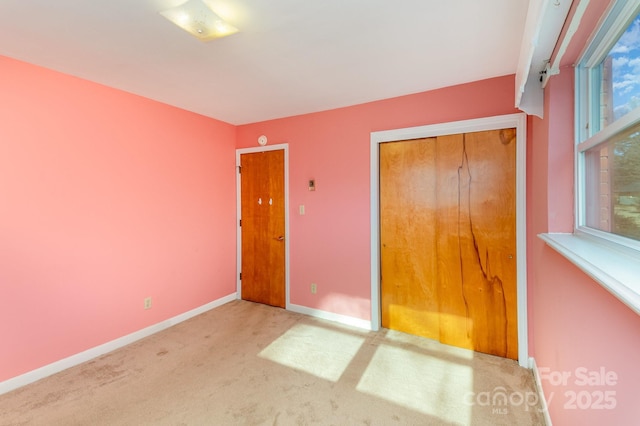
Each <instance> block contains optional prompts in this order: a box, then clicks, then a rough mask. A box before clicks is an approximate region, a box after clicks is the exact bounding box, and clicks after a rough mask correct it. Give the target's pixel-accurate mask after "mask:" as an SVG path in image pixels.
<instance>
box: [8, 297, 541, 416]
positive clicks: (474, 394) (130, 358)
mask: <svg viewBox="0 0 640 426" xmlns="http://www.w3.org/2000/svg"><path fill="white" fill-rule="evenodd" d="M535 395H536V393H535V385H534V381H533V376H532V374H531V372H530V371H528V370H526V369H522V368H520V367H519V366H518V365H517V364H516V363H515V362H513V361H510V360H505V359H501V358H498V357H493V356H489V355H484V354H478V353H474V352H471V351H467V350H463V349H458V348H453V347H449V346H445V345H441V344H439V343H437V342H434V341H431V340H427V339H422V338H419V337H415V336H409V335H405V334H402V333H398V332H393V331H389V330H382V331H380V332H366V331H362V330H359V329H355V328H350V327H345V326H341V325H338V324H336V323H332V322H328V321H322V320H318V319H314V318H311V317H308V316H304V315H300V314H295V313H291V312H287V311H285V310H282V309H278V308H272V307H268V306H264V305H259V304H254V303H250V302H245V301H235V302H232V303H229V304H226V305H224V306H221V307H219V308H217V309H214V310H212V311H210V312H207V313H205V314H203V315H200V316H198V317H195V318H193V319H191V320H188V321H185V322H183V323H181V324H178V325H176V326H174V327H172V328H170V329H168V330H165V331H163V332H160V333H157V334H155V335H153V336H151V337H148V338H146V339H143V340H140V341H138V342H136V343H134V344H131V345H129V346H127V347H125V348H122V349H119V350H117V351H114V352H112V353H109V354H107V355H104V356H102V357H100V358H97V359H95V360H93V361H90V362H87V363H85V364H82V365H79V366H77V367H74V368H71V369H68V370H65V371H63V372H61V373H59V374H56V375H54V376H51V377H48V378H46V379H43V380H41V381H39V382H36V383H33V384H31V385H28V386H25V387H23V388H20V389H18V390H15V391H13V392H10V393H7V394H5V395H0V424H2V425H359V424H360V425H362V424H364V425H430V424H433V425H447V424H462V425H539V424H543V422H544V420H543V419H544V417H543V415H542V413H541V412H540V404H537V403H536V401H535V398H534V397H535Z"/></svg>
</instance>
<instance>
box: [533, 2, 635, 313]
mask: <svg viewBox="0 0 640 426" xmlns="http://www.w3.org/2000/svg"><path fill="white" fill-rule="evenodd" d="M582 1H585V0H582ZM639 11H640V0H617V1H616V2H615V3H614V4H612V6H611V7H610V8H609V11H608V13H607V15H606V17H605V19H604V20H603V21H602V24H601V25H600V27H599V29H597V31H596V32H595V33H594V34H595V35H594V36H593V37H592V39H591V40H590V41H589V42H588V43H587V47H586V49H585V50H584V51H583V53H582V55H581V56H580V58H579V60H578V61H577V64H578V65H577V66H576V71H575V78H576V79H575V86H574V90H575V132H574V133H575V156H574V158H575V228H574V232H573V233H572V234H551V233H550V234H540V235H539V237H540V238H541V239H542V240H544V241H545V242H546V243H547V244H548V245H549V246H550V247H551V248H553V249H555V250H556V251H558V252H559V253H560V254H561V255H563V256H564V257H566V258H567V259H568V260H569V261H571V262H572V263H573V264H574V265H576V266H577V267H578V268H580V269H581V270H582V271H583V272H584V273H585V274H587V275H588V276H590V277H591V278H592V279H593V280H595V281H596V282H597V283H599V284H600V285H602V287H604V288H605V289H606V290H607V291H609V292H610V293H611V294H612V295H614V296H615V297H617V298H618V299H619V300H620V301H622V302H623V303H624V304H626V305H627V306H628V307H629V308H631V309H632V310H633V311H634V312H636V313H637V314H639V315H640V279H638V277H640V241H636V240H633V239H631V238H626V237H622V236H619V235H616V234H612V233H609V232H603V231H600V230H597V229H594V228H590V227H587V226H585V223H586V221H585V219H586V213H585V207H584V205H585V182H584V181H585V179H584V178H583V176H585V174H584V172H585V161H584V155H585V152H586V151H587V150H589V149H590V148H593V147H595V146H597V145H598V144H600V143H602V142H605V141H607V140H609V139H610V138H612V137H613V136H615V135H616V134H618V133H620V132H623V131H624V130H626V129H628V128H629V127H631V126H633V125H635V124H637V123H639V122H640V108H638V109H636V110H633V111H631V112H629V113H628V114H626V115H624V116H623V117H621V118H620V119H618V120H616V121H614V122H613V123H611V124H609V125H608V126H606V127H605V128H604V129H599V126H600V121H599V120H600V116H599V111H600V102H599V98H600V91H599V90H597V91H595V90H594V89H595V88H596V87H597V85H596V84H595V82H596V81H598V80H600V78H601V76H600V71H599V69H598V67H599V65H600V63H601V62H602V61H603V60H604V58H605V57H606V56H607V54H608V53H609V51H610V50H611V48H612V47H613V46H614V44H615V43H616V42H617V41H618V39H619V38H620V36H621V35H622V34H623V33H624V31H626V29H627V27H628V26H629V24H630V23H631V22H632V20H633V19H634V18H635V17H636V15H637V14H638V12H639ZM598 83H599V82H598ZM594 92H595V96H596V99H598V102H597V104H596V102H594V101H593V97H592V96H591V94H592V93H594ZM596 106H597V109H596V108H595V107H596ZM592 123H595V124H596V126H593V125H592Z"/></svg>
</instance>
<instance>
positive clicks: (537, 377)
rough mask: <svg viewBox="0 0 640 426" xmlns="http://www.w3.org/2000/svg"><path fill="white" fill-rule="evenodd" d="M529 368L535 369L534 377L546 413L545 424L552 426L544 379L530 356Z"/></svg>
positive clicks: (543, 411)
mask: <svg viewBox="0 0 640 426" xmlns="http://www.w3.org/2000/svg"><path fill="white" fill-rule="evenodd" d="M529 368H530V369H531V370H532V371H533V377H534V379H535V381H536V388H537V390H538V397H539V398H540V401H541V403H542V413H543V414H544V421H545V425H547V426H552V423H551V416H550V415H549V406H548V405H547V398H545V396H544V390H543V389H542V379H541V378H540V370H538V365H537V364H536V360H535V358H533V357H529Z"/></svg>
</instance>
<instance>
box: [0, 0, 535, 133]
mask: <svg viewBox="0 0 640 426" xmlns="http://www.w3.org/2000/svg"><path fill="white" fill-rule="evenodd" d="M182 2H184V0H102V1H98V0H0V55H4V56H9V57H12V58H16V59H20V60H23V61H27V62H30V63H33V64H37V65H41V66H44V67H47V68H51V69H54V70H58V71H62V72H64V73H68V74H71V75H75V76H78V77H82V78H85V79H88V80H92V81H95V82H98V83H102V84H105V85H108V86H111V87H115V88H119V89H122V90H125V91H128V92H131V93H135V94H138V95H142V96H145V97H148V98H151V99H155V100H158V101H161V102H165V103H167V104H171V105H175V106H177V107H180V108H184V109H187V110H190V111H194V112H197V113H200V114H203V115H206V116H209V117H213V118H217V119H219V120H223V121H226V122H229V123H232V124H245V123H251V122H256V121H262V120H267V119H272V118H278V117H286V116H291V115H297V114H303V113H308V112H314V111H321V110H326V109H332V108H337V107H342V106H348V105H354V104H358V103H363V102H368V101H373V100H378V99H384V98H389V97H394V96H399V95H405V94H410V93H417V92H422V91H425V90H430V89H435V88H439V87H445V86H450V85H453V84H459V83H465V82H469V81H475V80H480V79H485V78H490V77H497V76H502V75H506V74H513V73H515V71H516V65H517V61H518V55H519V48H520V42H521V39H522V33H523V29H524V24H525V19H526V13H527V7H528V3H529V0H210V3H211V4H212V6H213V7H214V9H215V10H216V11H217V12H218V13H219V14H220V15H221V16H223V17H226V18H227V20H228V21H229V22H230V23H232V24H233V25H235V26H236V27H238V28H239V29H240V32H239V33H237V34H235V35H232V36H230V37H227V38H223V39H218V40H214V41H210V42H206V43H205V42H201V41H199V40H197V39H195V38H193V37H192V36H191V35H189V34H188V33H186V32H184V31H183V30H181V29H179V28H178V27H176V26H174V25H173V24H172V23H170V22H169V21H168V20H166V19H165V18H164V17H163V16H162V15H160V14H159V13H158V12H159V11H160V10H164V9H167V8H169V7H172V6H175V5H177V4H179V3H182ZM0 78H2V76H1V70H0Z"/></svg>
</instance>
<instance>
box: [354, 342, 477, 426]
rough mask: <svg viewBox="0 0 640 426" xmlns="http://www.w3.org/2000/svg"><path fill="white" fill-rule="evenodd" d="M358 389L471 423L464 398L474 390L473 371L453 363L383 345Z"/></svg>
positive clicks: (417, 409) (452, 361) (428, 412)
mask: <svg viewBox="0 0 640 426" xmlns="http://www.w3.org/2000/svg"><path fill="white" fill-rule="evenodd" d="M357 390H358V391H360V392H363V393H366V394H368V395H373V396H376V397H379V398H382V399H385V400H387V401H389V402H392V403H394V404H398V405H400V406H403V407H406V408H410V409H412V410H416V411H419V412H421V413H424V414H428V415H431V416H434V417H437V418H439V419H442V420H443V421H447V422H455V423H461V424H470V422H471V409H472V407H471V406H469V405H468V404H464V395H466V394H467V393H468V392H470V391H473V370H472V369H471V367H470V366H468V365H462V364H460V363H456V362H455V361H454V360H444V359H439V358H436V357H433V356H431V355H428V354H426V353H422V352H421V351H416V350H412V349H408V348H402V347H396V346H390V345H385V344H382V345H380V347H379V348H378V349H377V350H376V353H375V354H374V356H373V358H372V359H371V362H370V363H369V365H368V366H367V369H366V370H365V372H364V374H363V375H362V378H361V379H360V382H359V383H358V386H357Z"/></svg>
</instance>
